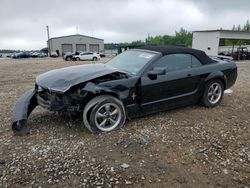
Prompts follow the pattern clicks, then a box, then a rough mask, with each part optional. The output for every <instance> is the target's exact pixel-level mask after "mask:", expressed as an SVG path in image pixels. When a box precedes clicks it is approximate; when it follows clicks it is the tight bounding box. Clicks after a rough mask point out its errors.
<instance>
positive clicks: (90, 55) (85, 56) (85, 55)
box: [73, 52, 100, 61]
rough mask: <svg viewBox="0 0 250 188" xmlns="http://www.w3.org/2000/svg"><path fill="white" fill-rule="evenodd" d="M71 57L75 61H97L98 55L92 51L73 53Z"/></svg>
mask: <svg viewBox="0 0 250 188" xmlns="http://www.w3.org/2000/svg"><path fill="white" fill-rule="evenodd" d="M73 59H74V60H76V61H80V60H92V61H97V60H99V59H100V55H99V54H97V53H94V52H81V53H80V54H79V55H75V56H74V57H73Z"/></svg>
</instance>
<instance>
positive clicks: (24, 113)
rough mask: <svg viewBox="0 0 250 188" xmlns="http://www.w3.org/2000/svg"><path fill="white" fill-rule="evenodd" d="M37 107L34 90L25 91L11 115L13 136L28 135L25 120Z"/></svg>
mask: <svg viewBox="0 0 250 188" xmlns="http://www.w3.org/2000/svg"><path fill="white" fill-rule="evenodd" d="M37 105H38V104H37V99H36V90H34V89H31V90H29V91H27V92H26V93H25V94H23V96H22V97H21V98H20V99H19V100H18V101H17V102H16V104H15V106H14V109H13V113H12V130H13V132H14V134H15V135H25V134H28V133H29V130H28V127H27V119H28V117H29V115H30V113H31V112H32V111H33V110H34V108H35V107H36V106H37Z"/></svg>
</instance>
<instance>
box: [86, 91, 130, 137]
mask: <svg viewBox="0 0 250 188" xmlns="http://www.w3.org/2000/svg"><path fill="white" fill-rule="evenodd" d="M83 120H84V124H85V126H86V127H87V128H88V129H89V130H90V131H91V132H92V133H101V132H110V131H114V130H116V129H119V128H121V127H122V126H123V125H124V123H125V121H126V113H125V109H124V106H123V104H122V102H121V101H120V100H118V99H117V98H115V97H113V96H110V95H103V96H98V97H95V98H94V99H92V100H91V101H90V102H89V103H88V104H87V105H86V107H85V110H84V113H83Z"/></svg>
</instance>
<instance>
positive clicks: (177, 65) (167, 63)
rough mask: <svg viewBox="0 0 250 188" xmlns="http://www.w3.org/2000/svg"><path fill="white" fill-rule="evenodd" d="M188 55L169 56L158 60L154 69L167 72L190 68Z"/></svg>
mask: <svg viewBox="0 0 250 188" xmlns="http://www.w3.org/2000/svg"><path fill="white" fill-rule="evenodd" d="M191 62H192V59H191V55H190V54H181V53H178V54H169V55H166V56H164V57H162V58H161V59H159V60H158V61H157V62H156V63H155V65H154V67H159V68H166V69H167V72H171V71H177V70H182V69H187V68H191Z"/></svg>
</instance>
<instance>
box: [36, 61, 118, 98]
mask: <svg viewBox="0 0 250 188" xmlns="http://www.w3.org/2000/svg"><path fill="white" fill-rule="evenodd" d="M117 71H118V70H117V69H114V68H112V67H109V66H106V65H105V64H88V65H78V66H71V67H67V68H61V69H56V70H52V71H49V72H46V73H44V74H41V75H39V76H38V77H37V79H36V83H37V85H39V86H41V87H43V88H46V89H49V90H52V91H56V92H58V93H64V92H66V91H67V90H68V89H70V88H71V87H72V86H74V85H77V84H80V83H83V82H86V81H89V80H91V79H94V78H97V77H100V76H103V75H106V74H110V73H114V72H117Z"/></svg>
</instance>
